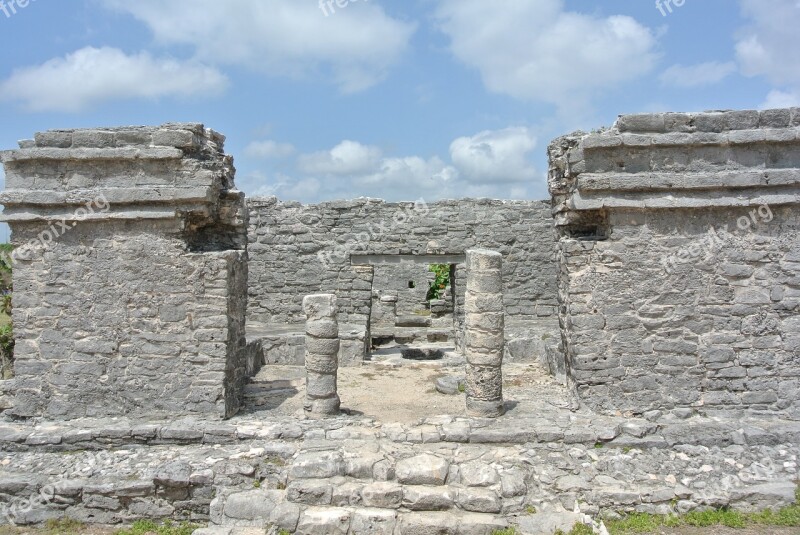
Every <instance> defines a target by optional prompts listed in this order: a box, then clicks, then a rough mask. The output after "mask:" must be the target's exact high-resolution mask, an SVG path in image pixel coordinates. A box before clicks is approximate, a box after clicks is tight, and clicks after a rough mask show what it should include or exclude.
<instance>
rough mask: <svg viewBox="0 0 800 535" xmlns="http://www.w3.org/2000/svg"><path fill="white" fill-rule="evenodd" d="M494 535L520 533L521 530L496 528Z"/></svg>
mask: <svg viewBox="0 0 800 535" xmlns="http://www.w3.org/2000/svg"><path fill="white" fill-rule="evenodd" d="M492 535H519V532H518V531H517V529H516V528H514V527H511V528H506V529H496V530H494V531H493V532H492Z"/></svg>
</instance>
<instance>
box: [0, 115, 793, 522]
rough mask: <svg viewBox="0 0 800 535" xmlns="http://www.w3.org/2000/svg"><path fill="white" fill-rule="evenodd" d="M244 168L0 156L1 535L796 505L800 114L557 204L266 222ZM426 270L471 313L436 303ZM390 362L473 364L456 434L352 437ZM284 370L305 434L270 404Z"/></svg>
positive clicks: (182, 137)
mask: <svg viewBox="0 0 800 535" xmlns="http://www.w3.org/2000/svg"><path fill="white" fill-rule="evenodd" d="M223 142H224V137H223V136H221V135H220V134H218V133H216V132H214V131H212V130H209V129H206V128H205V127H204V126H203V125H200V124H166V125H162V126H159V127H154V128H145V127H128V128H113V129H96V130H59V131H50V132H44V133H40V134H37V135H36V136H35V139H33V140H25V141H22V142H20V147H19V149H17V150H13V151H8V152H5V153H2V161H3V163H4V164H5V170H6V190H5V192H3V193H2V195H1V196H0V202H2V203H3V204H4V205H5V212H4V215H3V217H4V220H5V221H7V222H8V223H9V224H10V226H11V229H12V237H13V242H14V245H15V246H16V250H15V252H14V254H13V261H14V262H13V266H14V273H13V277H14V298H13V305H14V308H13V325H14V333H15V339H16V347H15V358H14V363H13V375H14V377H13V378H12V379H10V380H6V381H0V413H1V414H0V466H2V467H3V469H2V471H0V524H2V523H7V522H13V523H17V524H32V523H38V522H43V521H45V520H47V519H50V518H57V517H63V516H69V517H72V518H76V519H79V520H82V521H85V522H90V523H91V522H96V523H121V522H130V521H132V520H135V519H137V518H156V519H173V520H190V521H193V522H198V523H209V522H210V523H211V526H210V527H209V528H205V529H201V530H199V531H198V533H205V534H228V535H229V534H231V533H246V532H247V530H248V529H254V530H257V531H254V533H256V532H257V533H263V532H264V529H265V528H268V529H271V530H272V532H273V533H275V532H277V530H278V529H284V530H287V531H289V532H291V533H298V534H315V535H316V534H321V533H342V534H348V533H349V534H354V535H355V534H362V533H363V534H381V533H387V534H405V533H434V532H435V533H453V534H456V533H470V534H471V533H480V534H486V535H489V534H491V533H492V531H494V530H497V529H502V528H504V527H507V526H509V525H514V526H517V528H518V530H519V531H520V533H528V532H537V533H538V532H541V530H542V529H544V528H541V526H551V527H552V528H553V529H552V530H551V531H554V530H555V529H556V528H557V527H565V528H566V530H568V529H569V528H570V527H571V525H572V524H574V523H575V522H590V523H591V522H592V520H594V521H595V522H596V521H598V520H599V519H600V518H602V517H603V516H615V515H620V514H626V513H631V512H650V513H660V514H666V513H669V512H676V511H677V512H686V511H691V510H696V509H702V508H708V507H721V506H731V507H734V508H737V509H742V510H754V509H760V508H764V507H774V506H780V505H786V504H789V503H791V502H792V501H793V500H794V492H795V481H796V480H797V479H798V475H797V456H798V454H800V447H799V446H798V444H800V394H799V392H800V314H798V311H799V310H800V238H799V237H798V236H800V232H799V231H800V228H798V227H800V211H798V204H800V109H797V108H793V109H782V110H767V111H761V112H758V111H730V112H707V113H698V114H682V113H666V114H643V115H626V116H621V117H620V118H619V120H618V121H617V123H616V124H615V125H614V126H613V127H612V128H611V129H608V130H605V131H601V132H598V133H592V134H585V133H580V132H579V133H575V134H572V135H569V136H565V137H562V138H559V139H557V140H555V141H554V142H553V143H552V144H551V145H550V147H549V149H548V150H549V156H550V170H549V178H548V181H549V189H550V192H551V194H552V199H551V200H548V201H493V200H458V201H440V202H435V203H433V202H431V203H428V202H426V201H425V200H424V199H419V200H417V201H415V202H406V203H387V202H384V201H380V200H375V199H356V200H349V201H333V202H324V203H321V204H318V205H304V204H300V203H295V202H284V201H279V200H278V199H276V198H274V197H272V198H254V199H245V196H244V195H243V194H242V193H241V192H239V191H238V190H237V189H236V187H235V184H234V168H233V162H232V159H231V157H229V156H226V155H225V153H224V151H223ZM432 264H440V265H446V266H450V274H451V285H450V286H449V287H448V288H447V290H446V292H445V294H444V296H443V299H440V300H437V301H436V302H427V303H426V298H425V295H423V294H424V293H425V290H426V289H427V286H428V284H429V283H430V278H429V277H430V274H429V270H428V267H429V266H430V265H432ZM426 306H427V307H428V310H427V311H425V310H421V311H420V310H419V308H420V307H422V308H423V309H424V308H425V307H426ZM387 343H388V344H389V345H390V346H391V347H390V349H392V348H395V346H397V350H398V351H400V352H402V351H408V352H411V353H414V352H419V353H414V354H415V355H420V354H421V355H423V356H424V355H427V354H433V353H437V352H439V353H441V354H446V355H448V358H451V359H456V360H453V361H452V362H450V365H451V366H454V367H455V368H456V369H458V370H461V372H462V373H463V379H462V380H463V383H459V384H460V385H462V386H463V394H462V393H461V392H459V391H458V389H456V390H454V391H453V392H451V393H454V394H456V395H460V396H462V398H463V403H462V405H461V408H459V409H457V411H456V412H457V413H456V414H448V415H444V414H435V415H428V416H425V417H424V418H422V419H421V420H420V421H418V422H414V423H409V422H399V423H398V422H396V421H390V420H387V419H384V420H379V419H375V418H370V417H367V416H366V415H364V414H361V413H359V412H358V411H353V410H351V409H349V404H350V403H351V401H350V400H348V392H352V391H348V390H347V389H348V388H351V387H349V386H348V385H347V384H346V383H345V384H343V382H342V381H341V379H339V380H338V381H337V376H341V375H342V374H343V373H345V372H346V371H347V370H349V369H356V368H365V367H370V366H372V367H374V366H375V365H376V362H375V361H376V360H377V359H379V357H380V353H381V351H383V349H380V347H381V346H383V345H385V344H387ZM392 350H394V349H392ZM426 352H427V353H426ZM411 353H409V354H411ZM454 363H455V364H454ZM294 369H299V370H302V371H301V372H299V373H298V375H297V376H296V378H294V379H293V378H292V377H288V376H287V377H283V376H281V375H280V374H283V373H289V372H287V371H286V370H294ZM370 369H373V368H370ZM374 369H376V370H383V369H388V368H374ZM413 369H415V368H412V370H413ZM530 370H535V373H538V374H539V375H538V376H537V377H536V378H535V380H533V382H530V381H529V382H528V383H526V382H525V381H522V380H521V379H520V380H516V379H514V378H519V377H526V378H528V377H529V375H525V374H530V373H533V372H531V371H530ZM264 373H267V374H270V373H272V374H273V375H275V374H277V377H273V379H272V380H271V384H272V385H273V386H275V388H278V389H280V390H281V391H282V392H284V393H285V400H282V401H281V403H286V404H288V403H289V400H290V399H291V398H293V396H300V397H301V398H302V404H303V407H304V410H300V411H299V413H291V414H289V413H286V412H285V411H284V412H281V411H280V410H278V409H277V408H276V407H277V406H278V405H280V403H278V404H277V405H275V407H272V406H270V408H265V406H254V405H253V404H252V403H250V401H249V400H251V399H252V398H250V397H248V391H249V390H248V389H252V387H253V385H254V384H256V382H257V381H258V377H260V376H261V375H262V374H264ZM292 373H294V372H292ZM377 373H383V372H382V371H378V372H377ZM293 377H294V376H293ZM526 385H527V386H526ZM416 395H417V394H416V393H415V392H408V397H409V398H414V397H416ZM425 399H428V398H425ZM426 414H427V413H426ZM533 510H535V511H537V513H536V514H531V511H533ZM537 526H538V527H537ZM534 528H536V529H540V531H534Z"/></svg>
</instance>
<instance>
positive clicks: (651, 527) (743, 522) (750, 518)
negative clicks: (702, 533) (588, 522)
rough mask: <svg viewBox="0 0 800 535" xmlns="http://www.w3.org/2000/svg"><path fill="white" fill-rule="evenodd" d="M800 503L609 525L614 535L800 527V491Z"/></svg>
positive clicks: (649, 517)
mask: <svg viewBox="0 0 800 535" xmlns="http://www.w3.org/2000/svg"><path fill="white" fill-rule="evenodd" d="M795 495H796V496H797V497H798V501H797V503H795V504H794V505H790V506H788V507H784V508H783V509H779V510H777V511H774V510H771V509H767V510H765V511H761V512H759V513H740V512H739V511H732V510H730V509H717V510H711V511H694V512H691V513H687V514H685V515H667V516H659V515H650V514H645V513H640V514H635V515H630V516H628V517H625V518H623V519H621V520H610V521H608V522H607V523H606V527H607V528H608V531H609V533H611V534H612V535H629V534H636V533H653V532H658V531H659V530H660V529H661V528H682V527H696V528H707V527H714V526H725V527H728V528H746V527H750V526H779V527H800V490H798V492H797V493H796V494H795Z"/></svg>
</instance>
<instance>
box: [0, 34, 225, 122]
mask: <svg viewBox="0 0 800 535" xmlns="http://www.w3.org/2000/svg"><path fill="white" fill-rule="evenodd" d="M227 84H228V81H227V79H226V78H225V76H224V75H222V74H221V73H220V72H219V71H217V70H216V69H213V68H211V67H208V66H205V65H202V64H200V63H197V62H194V61H190V62H180V61H177V60H174V59H165V58H154V57H152V56H151V55H150V54H148V53H147V52H141V53H139V54H134V55H127V54H125V53H124V52H123V51H121V50H118V49H116V48H107V47H104V48H93V47H86V48H82V49H80V50H78V51H76V52H73V53H72V54H69V55H67V56H65V57H63V58H54V59H51V60H49V61H47V62H45V63H43V64H41V65H37V66H32V67H25V68H22V69H17V70H15V71H13V72H12V73H11V76H10V77H9V78H8V79H6V80H4V81H3V82H2V83H0V93H2V94H3V96H4V97H6V98H10V99H12V100H17V101H20V102H22V104H23V106H24V107H25V108H26V109H27V110H30V111H34V112H44V111H63V112H78V111H81V110H84V109H86V108H88V107H90V106H91V105H93V104H97V103H98V102H103V101H110V100H118V99H129V98H151V99H154V98H159V97H187V96H193V95H203V96H205V95H208V94H218V93H220V92H222V91H223V90H224V89H225V88H226V87H227Z"/></svg>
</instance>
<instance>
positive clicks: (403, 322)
mask: <svg viewBox="0 0 800 535" xmlns="http://www.w3.org/2000/svg"><path fill="white" fill-rule="evenodd" d="M395 325H396V326H397V327H430V326H431V318H430V316H419V315H416V314H410V315H408V316H397V320H395Z"/></svg>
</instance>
